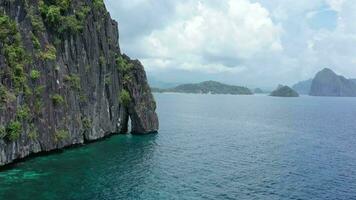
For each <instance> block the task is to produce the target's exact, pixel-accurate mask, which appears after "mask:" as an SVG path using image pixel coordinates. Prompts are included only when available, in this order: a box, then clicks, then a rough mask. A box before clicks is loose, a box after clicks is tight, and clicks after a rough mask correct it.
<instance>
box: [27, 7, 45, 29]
mask: <svg viewBox="0 0 356 200" xmlns="http://www.w3.org/2000/svg"><path fill="white" fill-rule="evenodd" d="M34 12H35V11H34V9H31V10H30V20H31V25H32V28H33V31H34V32H35V33H36V34H39V33H42V32H44V31H45V27H44V24H43V22H42V19H41V18H40V16H38V15H35V14H34Z"/></svg>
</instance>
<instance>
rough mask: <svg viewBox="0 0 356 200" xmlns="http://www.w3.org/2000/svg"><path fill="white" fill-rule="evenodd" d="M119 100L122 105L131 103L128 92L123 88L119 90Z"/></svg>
mask: <svg viewBox="0 0 356 200" xmlns="http://www.w3.org/2000/svg"><path fill="white" fill-rule="evenodd" d="M119 101H120V103H122V104H123V105H124V106H128V105H129V104H130V103H131V96H130V93H129V92H128V91H127V90H125V89H123V90H121V93H120V96H119Z"/></svg>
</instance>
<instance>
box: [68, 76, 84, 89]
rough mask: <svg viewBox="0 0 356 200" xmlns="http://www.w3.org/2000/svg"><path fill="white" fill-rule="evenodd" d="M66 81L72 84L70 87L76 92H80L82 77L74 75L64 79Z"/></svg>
mask: <svg viewBox="0 0 356 200" xmlns="http://www.w3.org/2000/svg"><path fill="white" fill-rule="evenodd" d="M64 81H65V82H67V83H69V84H70V87H71V88H72V89H74V90H77V91H79V90H80V88H81V87H80V77H79V76H78V75H75V74H72V75H69V76H68V75H67V76H65V77H64Z"/></svg>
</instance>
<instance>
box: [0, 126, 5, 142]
mask: <svg viewBox="0 0 356 200" xmlns="http://www.w3.org/2000/svg"><path fill="white" fill-rule="evenodd" d="M5 137H6V129H5V127H4V126H0V139H3V138H5Z"/></svg>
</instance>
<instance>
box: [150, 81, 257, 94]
mask: <svg viewBox="0 0 356 200" xmlns="http://www.w3.org/2000/svg"><path fill="white" fill-rule="evenodd" d="M152 92H159V93H163V92H175V93H193V94H232V95H252V94H253V93H252V92H251V90H250V89H248V88H247V87H242V86H234V85H227V84H223V83H220V82H217V81H205V82H201V83H192V84H182V85H178V86H177V87H174V88H169V89H160V88H152Z"/></svg>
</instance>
